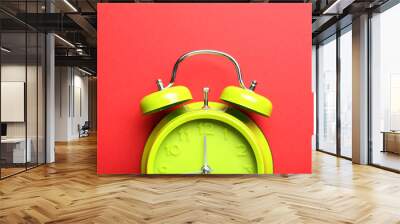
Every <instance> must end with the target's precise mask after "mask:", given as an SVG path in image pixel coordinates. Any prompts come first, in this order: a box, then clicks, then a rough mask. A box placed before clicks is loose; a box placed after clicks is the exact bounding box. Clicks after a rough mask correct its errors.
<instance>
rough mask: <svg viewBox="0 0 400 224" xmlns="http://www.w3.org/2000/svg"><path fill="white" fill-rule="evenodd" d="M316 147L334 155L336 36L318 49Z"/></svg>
mask: <svg viewBox="0 0 400 224" xmlns="http://www.w3.org/2000/svg"><path fill="white" fill-rule="evenodd" d="M317 53H318V89H317V91H318V140H317V141H318V145H317V148H318V149H319V150H322V151H326V152H330V153H336V36H333V37H331V38H329V39H328V40H327V41H325V42H324V43H322V44H320V45H319V47H318V52H317Z"/></svg>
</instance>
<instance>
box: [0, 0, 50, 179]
mask: <svg viewBox="0 0 400 224" xmlns="http://www.w3.org/2000/svg"><path fill="white" fill-rule="evenodd" d="M27 2H28V1H25V3H27ZM36 3H37V5H36V10H37V11H38V10H39V6H38V4H39V0H36ZM25 11H27V4H25ZM46 11H47V7H46ZM26 15H27V14H26ZM26 15H25V16H26ZM23 24H24V27H25V31H24V32H23V33H24V34H25V84H24V92H25V93H24V98H25V99H24V107H25V109H24V120H25V169H23V170H21V171H18V172H15V173H12V174H10V175H8V176H2V168H1V167H0V180H3V179H5V178H8V177H12V176H14V175H17V174H19V173H22V172H25V171H27V170H30V169H33V168H36V167H39V166H41V165H43V164H46V163H47V128H46V127H47V109H46V108H47V81H46V79H47V39H46V35H44V38H43V42H42V44H44V51H42V52H41V53H44V55H43V59H44V67H43V69H42V72H43V79H42V82H44V86H43V88H44V99H43V104H44V105H43V106H42V107H43V108H44V111H43V113H44V117H42V118H43V119H44V120H43V121H42V122H44V133H43V134H44V136H43V141H44V145H43V146H42V147H44V150H43V152H44V155H42V156H43V159H44V161H43V162H42V163H39V136H38V135H39V68H38V66H39V33H42V32H40V31H39V30H37V29H35V28H33V27H31V26H29V25H28V24H26V23H23ZM28 30H32V31H33V32H34V33H36V45H37V46H36V99H37V102H36V104H37V107H36V142H37V148H36V149H37V152H36V162H35V163H29V165H30V166H28V162H27V161H28V154H27V147H28V144H27V140H28V125H27V121H28V112H27V95H28V93H27V81H28V67H27V66H28V33H29V32H28ZM2 33H3V32H0V45H1V36H2ZM44 34H47V33H44ZM1 62H2V57H1V54H0V66H1ZM0 81H1V69H0ZM0 96H1V93H0ZM0 101H1V97H0ZM0 107H1V106H0ZM0 109H1V108H0ZM0 120H1V115H0ZM0 123H1V122H0ZM0 155H1V144H0ZM31 165H32V166H31Z"/></svg>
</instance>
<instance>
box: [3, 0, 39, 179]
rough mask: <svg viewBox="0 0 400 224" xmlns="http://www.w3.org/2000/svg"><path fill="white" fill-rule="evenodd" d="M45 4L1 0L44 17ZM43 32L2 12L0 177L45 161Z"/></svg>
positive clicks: (10, 5) (13, 6)
mask: <svg viewBox="0 0 400 224" xmlns="http://www.w3.org/2000/svg"><path fill="white" fill-rule="evenodd" d="M43 5H44V1H0V7H6V8H8V9H13V10H14V13H16V14H19V15H20V16H21V15H23V13H42V12H44V11H43ZM45 44H46V39H45V34H44V33H41V32H40V31H39V30H36V29H35V28H34V27H32V26H30V25H29V24H26V23H24V22H22V21H21V20H18V19H16V18H14V17H13V13H10V14H5V13H3V12H0V47H1V54H0V67H1V69H0V71H1V73H0V82H1V85H0V90H1V91H0V93H1V94H0V95H1V97H0V103H1V104H0V111H1V113H0V121H1V144H0V178H1V179H2V178H5V177H8V176H10V175H13V174H16V173H19V172H22V171H25V170H27V169H29V168H32V167H36V166H37V165H39V164H43V163H45V92H46V90H45V87H46V86H45V80H46V79H45V64H46V63H45V60H46V52H45Z"/></svg>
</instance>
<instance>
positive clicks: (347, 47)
mask: <svg viewBox="0 0 400 224" xmlns="http://www.w3.org/2000/svg"><path fill="white" fill-rule="evenodd" d="M351 48H352V33H351V26H349V27H347V28H346V29H345V30H343V31H342V33H341V36H340V155H341V156H344V157H348V158H351V157H352V96H353V94H352V74H353V71H352V49H351Z"/></svg>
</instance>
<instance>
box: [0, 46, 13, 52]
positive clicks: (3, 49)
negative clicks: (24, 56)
mask: <svg viewBox="0 0 400 224" xmlns="http://www.w3.org/2000/svg"><path fill="white" fill-rule="evenodd" d="M0 49H1V51H4V52H6V53H10V52H11V50H10V49H7V48H5V47H1V48H0Z"/></svg>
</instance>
